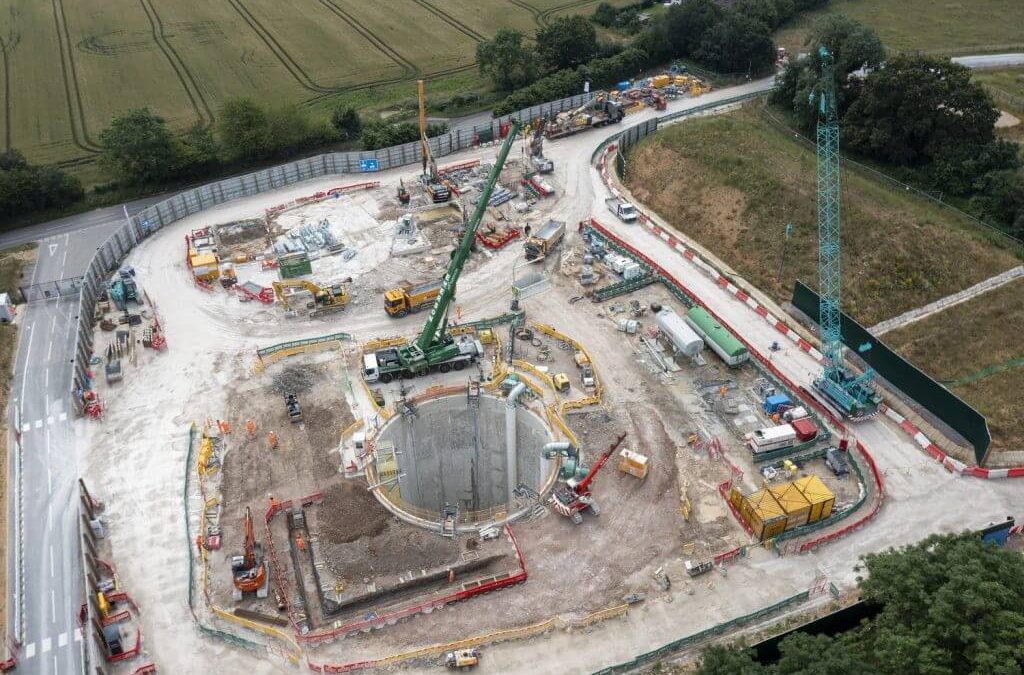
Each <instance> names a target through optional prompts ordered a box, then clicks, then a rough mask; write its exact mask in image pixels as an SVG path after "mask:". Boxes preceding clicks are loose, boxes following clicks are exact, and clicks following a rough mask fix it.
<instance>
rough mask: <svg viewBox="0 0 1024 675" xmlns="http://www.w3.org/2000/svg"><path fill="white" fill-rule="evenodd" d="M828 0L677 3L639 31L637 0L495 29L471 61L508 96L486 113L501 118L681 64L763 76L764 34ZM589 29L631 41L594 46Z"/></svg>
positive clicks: (769, 53)
mask: <svg viewBox="0 0 1024 675" xmlns="http://www.w3.org/2000/svg"><path fill="white" fill-rule="evenodd" d="M827 1H828V0H738V1H737V2H735V3H732V5H731V6H729V7H723V6H722V5H721V4H719V3H717V2H715V1H714V0H684V2H682V3H681V4H679V5H674V6H672V7H670V8H669V9H668V12H666V14H665V15H664V16H663V17H662V18H661V19H660V20H658V21H656V22H650V23H649V24H648V25H642V24H641V23H640V22H639V16H640V13H641V11H642V10H644V9H647V8H649V7H651V6H653V5H654V4H655V3H654V2H652V1H651V0H643V1H642V2H638V3H635V4H632V5H628V6H626V7H620V8H616V7H614V6H613V5H610V4H608V3H601V4H600V5H598V7H597V9H596V10H595V12H594V14H593V16H591V17H590V19H587V18H585V17H582V16H571V17H562V18H559V19H556V20H555V21H553V22H551V23H550V24H548V25H547V26H544V27H542V28H540V29H539V30H537V32H536V33H534V35H533V36H532V38H531V37H530V36H527V35H526V34H525V33H523V32H522V31H518V30H513V29H509V28H503V29H501V30H499V31H498V32H497V34H496V35H495V36H494V38H493V39H491V40H486V41H484V42H481V43H480V44H479V45H478V46H477V63H478V66H479V69H480V72H481V74H483V75H484V76H486V77H488V78H489V79H490V80H491V81H492V82H493V83H494V86H495V87H496V88H497V89H498V90H499V91H506V92H509V93H508V95H507V96H506V97H505V98H504V99H503V100H502V101H500V102H499V103H498V105H497V106H495V108H494V114H495V115H496V116H498V115H505V114H508V113H510V112H513V111H515V110H520V109H522V108H526V107H529V106H532V105H537V104H538V103H543V102H545V101H551V100H554V99H558V98H565V97H567V96H572V95H573V94H578V93H580V92H582V91H583V85H584V83H585V82H589V83H590V85H591V86H592V87H594V88H599V87H608V86H612V85H614V84H615V83H616V82H618V81H620V80H623V79H628V78H633V77H636V76H637V75H638V74H640V73H641V72H642V71H643V70H644V69H647V68H652V67H654V66H656V65H659V64H663V63H667V62H669V61H671V60H673V59H677V58H689V59H692V60H694V61H696V62H698V63H701V64H702V65H704V66H706V67H708V68H710V69H711V70H714V71H717V72H720V73H732V74H744V75H748V76H750V77H755V76H760V75H766V74H768V73H770V72H771V71H772V70H773V69H774V65H775V61H776V56H777V53H776V48H775V43H774V42H773V41H772V32H773V31H774V30H775V29H776V28H778V27H779V26H780V25H782V24H783V23H785V22H786V21H788V20H790V19H791V18H793V17H794V16H796V14H797V13H798V12H802V11H805V10H808V9H813V8H816V7H820V6H823V5H825V4H826V3H827ZM594 24H597V25H601V26H606V27H614V28H616V29H619V30H621V31H623V32H626V33H631V34H633V37H632V38H631V39H630V40H628V41H627V42H625V43H622V44H620V43H615V44H612V43H608V42H602V41H599V40H598V38H597V31H596V30H595V28H594Z"/></svg>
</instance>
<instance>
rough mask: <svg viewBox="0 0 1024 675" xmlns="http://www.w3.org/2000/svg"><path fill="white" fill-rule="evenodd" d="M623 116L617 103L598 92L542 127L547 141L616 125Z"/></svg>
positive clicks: (603, 93)
mask: <svg viewBox="0 0 1024 675" xmlns="http://www.w3.org/2000/svg"><path fill="white" fill-rule="evenodd" d="M625 116H626V113H625V111H624V110H623V109H622V106H621V105H620V104H619V102H618V101H613V100H611V99H610V98H609V97H608V95H607V94H606V93H605V92H599V93H598V94H597V95H596V96H595V97H594V98H593V99H591V100H590V101H588V102H586V103H584V104H583V105H581V106H580V107H578V108H576V109H574V110H569V111H567V112H562V113H558V115H557V116H555V118H554V119H553V120H551V121H550V122H548V123H547V125H546V126H545V127H544V135H545V136H547V137H548V138H549V139H555V138H562V137H563V136H571V135H572V134H578V133H579V132H581V131H586V130H587V129H593V128H595V127H603V126H605V125H606V124H616V123H618V122H621V121H622V118H623V117H625Z"/></svg>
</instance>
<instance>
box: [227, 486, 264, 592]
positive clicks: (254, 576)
mask: <svg viewBox="0 0 1024 675" xmlns="http://www.w3.org/2000/svg"><path fill="white" fill-rule="evenodd" d="M231 571H232V572H233V573H234V578H235V588H236V589H237V590H238V593H237V594H238V595H240V594H241V593H256V594H257V597H266V586H265V585H266V581H267V568H266V565H265V564H264V563H263V544H262V543H260V542H258V541H256V536H255V535H254V534H253V530H252V512H251V511H250V510H249V507H248V506H247V507H245V553H244V554H243V555H236V556H233V557H232V558H231Z"/></svg>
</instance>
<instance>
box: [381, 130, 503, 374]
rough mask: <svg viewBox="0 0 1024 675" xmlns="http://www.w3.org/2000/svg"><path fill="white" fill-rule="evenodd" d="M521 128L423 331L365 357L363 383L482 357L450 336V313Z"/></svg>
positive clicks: (495, 170) (492, 177)
mask: <svg viewBox="0 0 1024 675" xmlns="http://www.w3.org/2000/svg"><path fill="white" fill-rule="evenodd" d="M519 128H520V124H519V122H518V121H516V120H513V121H512V125H511V127H510V128H509V131H508V136H506V137H505V142H504V143H502V144H501V149H500V150H499V151H498V157H497V159H496V160H495V162H494V166H493V167H491V172H490V173H489V174H488V176H487V181H486V182H485V183H484V186H483V189H481V190H480V196H479V199H477V202H476V208H475V209H474V210H473V214H472V215H471V216H470V218H469V220H468V221H467V222H466V226H465V229H464V230H463V232H462V238H461V239H460V240H459V246H458V248H456V249H455V251H453V252H452V259H451V261H450V262H449V263H448V269H447V270H445V274H444V278H443V279H442V280H441V290H440V292H439V293H438V294H437V298H436V299H435V300H434V305H433V307H431V309H430V314H429V315H428V316H427V322H426V323H425V324H424V326H423V330H421V331H420V334H419V335H418V336H417V337H416V339H415V340H414V341H413V342H411V343H410V344H408V345H404V346H402V347H387V348H384V349H379V350H377V351H376V352H374V353H373V354H366V355H364V356H363V379H365V380H366V381H367V382H376V381H377V380H380V381H381V382H390V381H391V380H393V379H395V378H397V377H415V376H417V375H423V374H425V373H428V372H430V371H431V370H438V371H441V372H448V371H450V370H462V369H463V368H465V367H466V366H467V365H468V364H470V363H472V362H474V361H475V360H476V359H477V358H478V357H479V356H480V355H482V354H483V348H482V346H481V345H480V342H479V341H478V340H476V339H474V338H472V337H471V336H468V335H464V336H461V337H460V338H459V339H455V338H454V337H452V336H451V335H450V334H449V333H448V309H449V306H450V305H451V302H452V300H453V299H454V298H455V285H456V284H457V283H458V281H459V275H460V274H462V268H463V267H464V266H465V264H466V260H468V259H469V253H470V250H471V249H472V246H473V240H474V238H475V237H476V231H477V228H478V227H479V225H480V221H481V219H483V216H484V211H486V209H487V202H488V201H489V200H490V198H491V192H492V191H493V190H494V186H495V185H496V184H497V182H498V176H500V175H501V168H502V166H504V164H505V159H506V158H507V157H508V153H509V150H511V148H512V143H513V141H515V138H516V136H517V135H518V134H519Z"/></svg>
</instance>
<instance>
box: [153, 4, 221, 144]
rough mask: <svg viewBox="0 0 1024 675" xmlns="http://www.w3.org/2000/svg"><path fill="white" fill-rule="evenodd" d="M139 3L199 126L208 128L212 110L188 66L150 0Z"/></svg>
mask: <svg viewBox="0 0 1024 675" xmlns="http://www.w3.org/2000/svg"><path fill="white" fill-rule="evenodd" d="M139 4H140V5H142V11H144V12H145V13H146V18H147V19H149V25H150V26H151V27H152V29H153V41H154V42H155V43H156V45H157V47H159V48H160V51H161V52H163V55H164V57H165V58H166V59H167V62H168V63H169V64H170V65H171V68H172V69H173V70H174V74H175V75H177V77H178V81H179V82H181V87H182V89H184V90H185V95H186V96H188V99H189V101H190V102H191V103H192V110H194V111H195V114H196V118H197V120H198V121H199V124H200V126H202V127H204V128H208V127H209V126H210V125H211V124H213V111H212V110H211V109H210V105H209V103H207V101H206V98H205V97H204V96H203V92H202V90H201V89H200V88H199V84H198V83H197V82H196V78H195V76H194V75H193V74H192V72H191V71H190V70H189V69H188V66H186V65H185V62H184V61H183V60H182V58H181V56H180V55H179V54H178V52H177V51H176V50H175V49H174V47H173V46H172V45H171V43H170V42H168V41H167V36H166V35H164V25H163V21H161V19H160V15H159V14H158V13H157V11H156V8H155V7H154V6H153V3H152V0H139ZM204 113H205V114H204Z"/></svg>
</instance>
